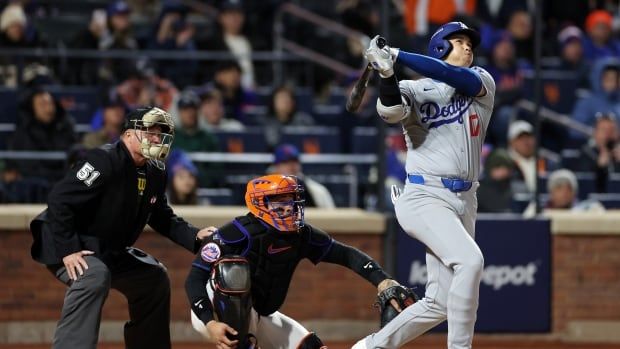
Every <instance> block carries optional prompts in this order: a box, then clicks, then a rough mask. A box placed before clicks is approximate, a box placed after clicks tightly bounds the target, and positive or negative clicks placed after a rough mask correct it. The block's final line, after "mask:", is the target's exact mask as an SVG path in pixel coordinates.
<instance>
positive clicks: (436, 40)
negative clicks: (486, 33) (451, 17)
mask: <svg viewBox="0 0 620 349" xmlns="http://www.w3.org/2000/svg"><path fill="white" fill-rule="evenodd" d="M456 33H462V34H465V35H467V36H468V37H469V39H470V40H471V44H472V48H476V47H477V46H478V45H479V44H480V34H478V32H477V31H475V30H473V29H470V28H469V27H468V26H466V25H465V23H463V22H449V23H446V24H444V25H442V26H441V27H439V29H437V31H435V33H434V34H433V36H431V40H430V42H429V43H428V55H429V56H431V57H434V58H437V59H442V58H444V57H445V56H447V55H448V54H449V53H450V51H451V50H452V44H451V43H450V41H448V36H450V35H452V34H456Z"/></svg>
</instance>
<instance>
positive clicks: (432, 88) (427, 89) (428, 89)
mask: <svg viewBox="0 0 620 349" xmlns="http://www.w3.org/2000/svg"><path fill="white" fill-rule="evenodd" d="M434 89H435V88H434V87H431V88H426V87H425V88H424V91H430V90H434Z"/></svg>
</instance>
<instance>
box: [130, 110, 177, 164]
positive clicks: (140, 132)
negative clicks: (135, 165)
mask: <svg viewBox="0 0 620 349" xmlns="http://www.w3.org/2000/svg"><path fill="white" fill-rule="evenodd" d="M129 129H131V130H135V131H136V132H135V135H136V137H137V138H138V142H140V152H141V153H142V155H143V156H144V157H145V158H147V159H149V161H151V162H152V163H153V165H155V166H156V167H157V168H160V169H162V170H163V169H164V168H165V163H164V161H165V160H166V158H167V157H168V154H170V148H171V147H172V141H173V140H174V123H173V121H172V117H171V116H170V114H169V113H168V112H167V111H165V110H162V109H159V108H157V107H146V108H138V109H136V110H134V111H132V112H130V113H129V114H128V115H127V117H126V118H125V124H124V125H123V131H124V130H129Z"/></svg>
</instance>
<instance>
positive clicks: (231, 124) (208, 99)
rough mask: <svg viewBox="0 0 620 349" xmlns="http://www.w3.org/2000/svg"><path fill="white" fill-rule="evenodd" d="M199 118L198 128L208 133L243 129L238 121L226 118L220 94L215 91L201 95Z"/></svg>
mask: <svg viewBox="0 0 620 349" xmlns="http://www.w3.org/2000/svg"><path fill="white" fill-rule="evenodd" d="M199 116H200V126H201V127H202V128H205V129H206V130H208V131H210V132H215V131H243V129H244V128H245V127H244V126H243V124H242V123H240V122H239V121H237V120H235V119H229V118H227V117H226V115H225V114H224V103H223V101H222V94H221V93H220V91H218V90H216V89H212V90H210V91H207V92H206V93H204V94H203V95H202V100H201V102H200V110H199Z"/></svg>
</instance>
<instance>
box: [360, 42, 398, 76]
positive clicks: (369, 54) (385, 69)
mask: <svg viewBox="0 0 620 349" xmlns="http://www.w3.org/2000/svg"><path fill="white" fill-rule="evenodd" d="M378 38H379V35H377V36H375V37H374V38H373V39H372V40H371V41H370V45H368V49H367V50H366V52H365V53H364V57H365V58H366V59H367V60H368V62H369V63H370V65H371V66H372V67H373V69H374V70H376V71H378V72H379V75H381V77H382V78H389V77H390V76H392V75H394V59H393V58H392V54H391V52H390V47H389V46H387V45H386V46H384V47H383V48H380V47H379V46H377V39H378Z"/></svg>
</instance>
